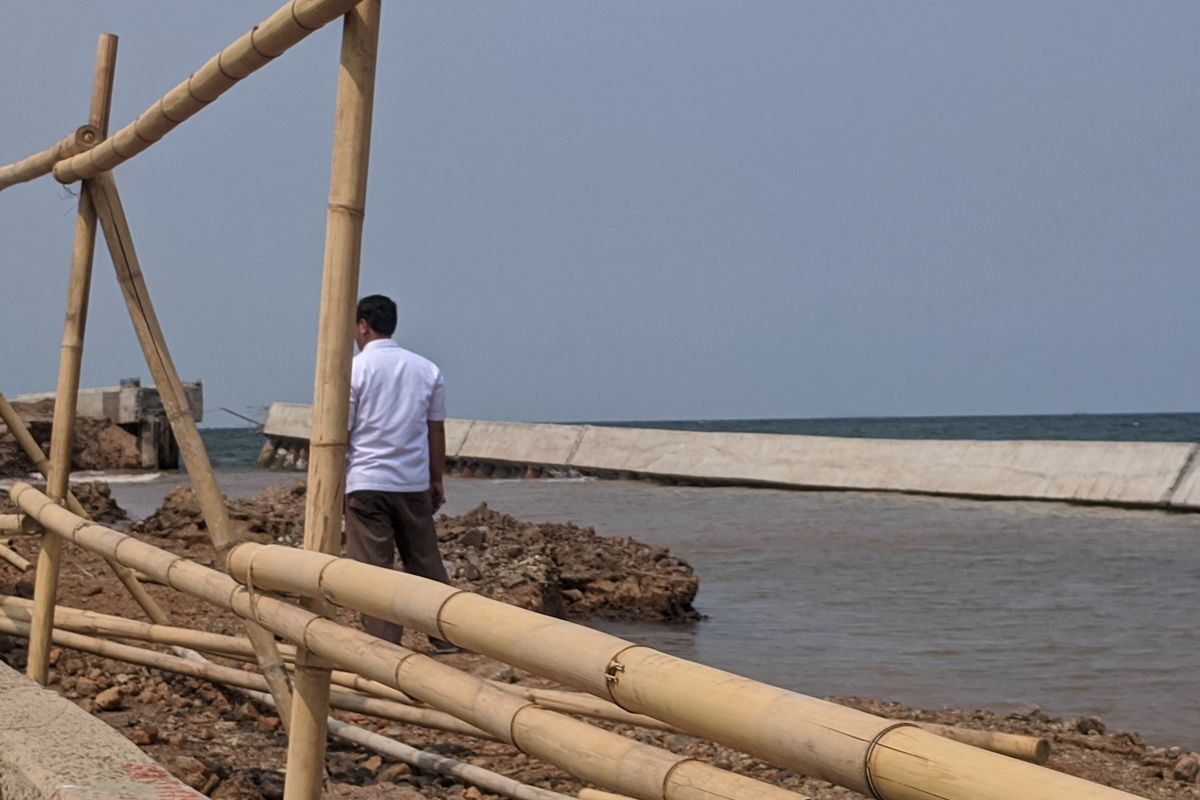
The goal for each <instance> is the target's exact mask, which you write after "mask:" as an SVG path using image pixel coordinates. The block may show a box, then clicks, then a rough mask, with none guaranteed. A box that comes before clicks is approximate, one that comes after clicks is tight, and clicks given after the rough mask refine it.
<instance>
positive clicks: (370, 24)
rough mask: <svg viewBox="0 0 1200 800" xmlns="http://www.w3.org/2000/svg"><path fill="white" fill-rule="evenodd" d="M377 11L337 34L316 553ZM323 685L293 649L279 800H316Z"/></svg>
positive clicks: (352, 298) (312, 442) (349, 306)
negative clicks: (290, 710) (292, 681)
mask: <svg viewBox="0 0 1200 800" xmlns="http://www.w3.org/2000/svg"><path fill="white" fill-rule="evenodd" d="M380 8H381V3H380V0H364V2H362V3H360V4H359V5H358V6H356V7H355V8H353V9H351V10H350V11H349V12H347V14H346V17H345V22H344V23H343V27H342V49H341V64H340V69H339V71H338V88H337V101H336V105H335V110H334V125H333V164H332V168H331V170H330V178H329V209H328V212H327V216H326V225H325V256H324V266H323V270H322V279H321V314H320V319H319V321H318V327H317V365H316V379H315V381H314V383H315V388H314V396H313V416H312V419H313V421H312V432H311V435H310V437H309V462H308V492H307V494H306V498H305V508H304V547H305V548H306V549H308V550H315V551H317V552H322V553H340V552H341V547H342V503H343V492H344V488H345V471H346V448H347V440H348V436H347V430H348V429H349V417H350V412H349V406H350V359H351V356H352V355H353V351H354V339H353V335H354V312H355V304H356V302H357V299H358V271H359V256H360V253H361V251H362V227H363V215H364V213H365V211H366V202H367V164H368V161H369V157H370V152H371V113H372V109H373V107H374V100H375V62H376V55H377V53H378V49H379V13H380ZM325 606H326V604H325V603H324V601H323V600H322V599H321V598H315V599H309V600H307V601H306V607H307V608H309V609H310V610H312V611H317V612H319V611H321V610H322V609H323V608H325ZM301 644H303V643H301ZM329 681H330V678H329V668H328V665H327V664H325V663H324V662H322V661H320V660H319V659H314V658H313V657H312V655H311V654H310V653H309V652H308V650H307V649H306V648H305V647H300V648H299V650H298V651H297V653H296V672H295V685H296V696H297V698H298V699H297V701H296V704H295V708H294V709H293V715H294V716H293V724H292V729H291V736H290V737H289V739H288V753H287V767H288V768H287V777H286V778H285V780H284V790H283V797H284V800H319V798H320V796H321V784H322V781H323V778H324V775H325V741H326V739H327V734H326V731H325V720H326V719H328V717H329Z"/></svg>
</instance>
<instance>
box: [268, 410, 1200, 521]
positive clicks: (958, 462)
mask: <svg viewBox="0 0 1200 800" xmlns="http://www.w3.org/2000/svg"><path fill="white" fill-rule="evenodd" d="M310 418H311V410H310V409H309V407H308V406H300V405H289V404H281V403H276V404H275V405H274V406H272V407H271V411H270V413H269V414H268V417H267V424H266V426H265V427H264V429H263V433H264V434H265V435H266V436H267V437H268V440H269V441H268V445H267V449H271V448H272V447H273V445H272V442H277V441H278V442H307V438H308V426H309V420H310ZM446 442H447V443H446V455H447V459H448V460H450V461H451V462H452V463H456V464H457V465H459V466H465V467H466V469H467V470H469V471H474V470H476V469H477V468H478V467H479V466H480V465H493V466H494V465H508V466H511V467H515V468H516V469H515V472H521V471H523V470H527V469H528V468H530V467H534V468H555V467H558V468H569V469H573V470H576V471H578V472H581V473H585V474H600V475H616V476H628V477H636V476H646V477H654V478H666V479H673V480H681V481H693V482H700V483H721V484H750V485H765V486H782V487H794V488H798V489H842V490H862V491H891V492H908V493H918V494H943V495H954V496H963V497H984V498H996V499H1001V498H1006V499H1030V500H1062V501H1070V502H1081V503H1097V504H1106V505H1123V506H1146V507H1160V508H1177V509H1181V510H1200V469H1198V468H1200V458H1197V453H1198V451H1200V445H1197V444H1192V443H1186V442H1182V443H1179V442H1176V443H1172V442H1165V443H1155V442H1073V441H1032V440H1022V441H973V440H907V439H858V438H839V437H831V436H790V435H780V434H759V433H712V432H700V431H673V430H657V429H646V428H613V427H605V426H593V425H544V424H526V423H517V422H489V421H484V420H447V423H446ZM264 452H266V451H264Z"/></svg>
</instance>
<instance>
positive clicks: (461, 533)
mask: <svg viewBox="0 0 1200 800" xmlns="http://www.w3.org/2000/svg"><path fill="white" fill-rule="evenodd" d="M103 488H106V487H103ZM103 488H98V489H97V490H96V496H98V497H105V496H106V493H105V492H104V491H103ZM109 500H110V501H111V498H109ZM92 502H95V501H94V500H93V501H92ZM303 506H304V493H303V487H302V486H284V487H276V488H274V489H270V490H268V491H266V492H264V493H262V494H260V495H258V496H256V497H253V498H250V499H248V500H244V501H238V502H234V503H231V504H230V509H231V513H232V515H233V518H234V521H235V525H237V526H239V527H240V528H241V529H242V530H243V531H244V532H245V533H246V534H247V535H248V536H250V537H251V538H254V539H257V540H258V541H263V542H266V541H274V542H284V543H295V542H296V541H298V538H299V537H300V535H301V524H300V519H301V515H302V510H303ZM110 513H116V512H113V511H112V510H111V509H110ZM132 528H133V530H132V532H133V533H134V534H135V535H137V536H138V537H139V538H143V539H145V540H146V541H148V542H150V543H152V544H155V545H157V546H160V547H164V548H167V549H170V550H173V551H175V552H179V553H180V554H183V555H186V556H188V557H190V558H193V559H195V560H197V561H200V562H202V563H209V564H211V563H213V561H214V559H215V554H214V553H213V551H212V548H211V547H210V546H209V545H208V543H207V535H206V533H205V531H204V530H203V520H202V519H201V518H200V516H199V512H198V509H196V508H195V503H194V500H193V499H192V498H191V497H190V493H188V492H176V493H175V494H173V495H172V496H171V497H169V498H167V500H166V501H165V502H164V504H163V507H162V508H160V509H159V511H158V512H156V513H155V514H154V515H153V516H151V517H150V518H148V519H146V520H144V521H142V522H141V523H137V524H135V525H133V526H132ZM439 536H440V538H441V540H442V545H443V548H444V550H445V551H446V553H447V556H448V558H449V560H450V561H451V563H452V565H453V569H454V574H455V577H454V580H455V582H456V583H457V584H459V585H462V586H464V587H467V588H471V589H473V590H477V591H481V592H483V593H485V594H489V595H491V596H494V597H501V598H504V599H507V600H509V601H516V602H521V603H522V604H524V605H526V606H527V607H530V608H539V609H540V610H543V611H546V612H548V613H559V612H561V613H563V614H565V615H567V616H569V617H579V618H586V617H588V616H597V617H613V618H629V617H633V616H636V617H638V618H643V619H646V618H653V619H667V620H682V619H690V618H694V615H695V612H694V611H692V610H691V605H690V603H691V598H692V597H693V596H694V594H695V590H696V585H697V579H696V576H695V575H694V574H693V573H692V571H691V569H690V567H688V566H687V564H686V562H684V561H682V560H680V559H678V558H677V557H675V556H672V555H671V554H670V553H669V552H667V551H665V550H663V549H661V548H653V547H649V546H646V545H644V544H640V543H638V542H635V541H632V540H621V539H606V538H605V537H602V536H598V535H597V534H596V533H595V532H594V531H591V530H589V529H582V528H578V527H575V526H571V525H538V524H534V523H528V522H522V521H519V520H516V519H513V518H512V517H508V516H506V515H503V514H500V513H498V512H496V511H493V510H491V509H488V508H486V507H482V506H481V507H480V508H478V509H475V510H474V511H472V512H470V513H469V514H465V515H462V516H459V517H443V518H441V519H440V520H439ZM14 546H15V548H16V549H17V550H18V551H20V552H21V553H22V554H23V555H25V556H26V557H27V558H30V559H31V560H32V559H34V558H35V556H36V551H37V542H36V539H35V537H18V538H17V539H16V540H15V542H14ZM68 552H69V557H68V558H67V559H66V561H65V566H64V571H63V575H62V579H61V581H60V593H59V601H60V602H61V603H63V604H64V605H69V606H74V607H83V608H92V609H95V610H102V611H105V612H108V613H114V614H120V615H123V616H128V617H131V618H139V619H140V618H142V615H141V614H140V612H139V610H138V609H137V607H136V605H134V604H133V601H132V600H131V599H130V598H129V597H128V596H127V595H126V594H125V593H124V590H123V589H122V587H121V586H120V585H119V584H118V583H117V582H116V581H115V580H114V579H113V578H112V577H110V575H109V573H108V572H107V569H106V566H105V565H104V564H103V562H102V561H101V560H100V559H99V558H97V557H95V556H92V555H91V554H88V553H82V552H80V551H78V550H75V549H70V550H69V551H68ZM643 573H644V574H643ZM501 576H503V577H501ZM518 578H520V580H518ZM32 581H33V575H32V571H29V572H26V573H19V572H17V571H16V570H15V569H14V568H12V567H10V566H7V565H5V564H3V563H0V592H3V593H6V594H16V595H20V596H26V597H28V596H30V595H31V594H32V589H33V586H32ZM148 589H149V591H150V592H151V594H153V595H154V596H155V597H156V598H157V599H158V600H159V601H160V603H161V604H162V605H163V607H164V608H167V609H168V610H169V613H170V615H171V618H172V622H173V623H174V624H178V625H185V626H189V627H194V628H199V629H203V630H208V631H214V632H221V633H230V634H236V633H239V632H240V623H239V621H238V620H237V619H236V618H234V617H232V616H231V615H229V614H226V613H224V612H220V611H217V610H215V609H213V608H212V607H210V606H208V605H206V604H204V603H202V602H200V601H197V600H194V599H192V598H190V597H188V596H185V595H182V594H179V593H176V592H173V591H171V590H169V589H166V588H164V587H161V586H157V585H149V586H148ZM341 618H342V621H343V622H346V623H348V624H355V620H354V618H353V615H351V614H348V613H343V614H342V615H341ZM406 644H407V645H408V646H410V647H412V648H413V649H416V650H422V651H428V645H427V642H426V641H425V638H424V637H423V636H421V635H419V634H415V633H411V632H410V633H409V634H408V639H407V640H406ZM25 647H26V642H25V641H24V640H23V639H19V638H14V637H5V636H2V635H0V658H3V659H4V660H5V661H6V662H7V663H9V664H10V665H12V666H13V667H15V668H17V669H22V668H23V667H24V663H25V658H26V650H25ZM444 658H445V660H446V662H447V663H449V664H452V665H453V666H455V667H457V668H460V669H463V670H465V671H467V672H470V673H472V674H475V675H478V676H481V677H485V678H491V679H495V680H501V681H505V682H509V683H516V684H521V685H525V686H531V687H546V686H550V685H551V684H550V683H549V682H547V681H545V680H543V679H539V678H537V677H535V676H532V675H529V674H528V673H525V672H522V671H520V670H516V669H513V668H511V667H508V666H506V665H503V664H499V663H496V662H494V661H491V660H489V659H486V658H484V657H481V656H477V655H474V654H470V653H463V654H458V655H452V656H446V657H444ZM52 661H53V668H52V670H51V675H50V678H51V685H52V686H53V687H54V688H55V689H57V690H58V691H59V692H61V693H62V694H63V695H65V696H66V697H68V698H70V699H72V700H73V701H75V702H76V703H78V704H79V705H80V706H82V707H83V708H85V709H87V710H88V711H90V712H92V713H95V714H96V715H97V716H98V717H100V718H101V719H103V720H105V721H106V722H108V723H109V724H110V725H111V726H112V727H114V728H115V729H116V730H118V731H121V732H122V733H124V734H125V735H126V736H127V737H128V738H130V739H131V740H132V741H134V742H135V743H137V744H138V745H140V746H141V747H142V748H143V749H145V750H146V751H147V752H148V753H149V754H150V755H151V757H153V758H155V759H156V760H157V761H158V762H159V763H161V764H163V765H164V766H165V767H166V768H168V769H169V770H171V771H172V772H173V773H174V774H176V775H177V776H178V777H179V778H180V779H182V780H183V781H184V782H186V783H188V784H189V785H191V786H193V787H195V788H197V789H198V790H200V791H201V792H202V793H204V794H206V795H208V796H210V797H213V798H218V799H219V800H277V799H278V798H281V797H282V790H283V772H282V771H283V769H284V766H285V754H286V739H285V737H284V735H283V733H282V731H281V729H280V722H279V719H278V717H277V716H275V714H274V712H273V711H272V710H271V709H268V708H264V707H260V706H257V705H255V704H254V703H251V702H247V701H246V699H245V698H244V697H242V696H241V695H240V694H238V693H237V692H236V691H234V690H230V689H227V688H224V687H221V686H216V685H213V684H209V683H207V682H205V681H202V680H197V679H193V678H184V677H178V676H173V675H169V674H166V673H162V672H157V671H154V670H148V669H145V668H141V667H134V666H130V665H128V664H125V663H122V662H118V661H113V660H110V659H104V658H100V657H97V656H92V655H87V654H82V653H78V652H74V651H70V650H62V649H56V650H55V651H54V653H53V654H52ZM224 663H227V664H228V665H231V666H237V665H238V664H237V662H224ZM831 699H833V700H835V701H836V702H840V703H843V704H845V705H849V706H852V707H855V708H860V709H862V710H865V711H869V712H871V713H875V714H879V715H882V716H887V717H891V718H894V719H900V720H920V721H928V722H937V723H942V724H950V725H958V726H963V727H968V728H977V729H983V730H997V731H1005V732H1012V733H1022V734H1030V735H1035V736H1043V737H1045V738H1047V739H1048V740H1049V741H1050V743H1051V746H1052V754H1051V758H1050V761H1049V763H1048V766H1049V767H1051V768H1054V769H1058V770H1061V771H1064V772H1068V773H1070V774H1074V775H1078V776H1080V777H1083V778H1087V779H1089V780H1093V781H1096V782H1099V783H1102V784H1105V785H1109V786H1113V787H1116V788H1119V789H1122V790H1125V791H1128V792H1131V793H1133V794H1135V795H1138V796H1140V797H1145V798H1152V799H1153V800H1160V799H1161V800H1200V784H1198V783H1197V775H1198V773H1200V756H1197V755H1196V754H1195V753H1189V752H1187V751H1185V750H1183V749H1181V748H1178V747H1170V746H1169V743H1147V742H1145V741H1143V740H1142V737H1141V736H1139V735H1138V734H1136V733H1129V732H1123V731H1113V730H1109V729H1107V728H1106V727H1105V725H1104V723H1103V722H1102V721H1100V720H1097V719H1094V718H1082V719H1072V720H1064V719H1057V718H1054V717H1052V716H1050V715H1047V714H1045V713H1043V712H1042V711H1040V710H1036V709H1034V710H1029V711H1026V712H1023V713H1019V714H1011V715H999V714H995V713H992V712H990V711H986V710H955V709H927V710H919V709H912V708H908V707H905V706H900V705H897V704H895V703H889V702H886V701H883V700H877V699H865V698H831ZM336 716H338V717H339V718H341V719H344V720H345V721H348V722H352V723H353V724H356V725H360V726H363V727H366V728H369V729H371V730H374V731H377V732H380V733H383V734H385V735H387V736H390V737H393V738H395V739H397V740H399V741H402V742H405V743H406V744H409V745H412V746H414V747H419V748H424V749H427V750H431V751H433V752H437V753H441V754H444V755H449V756H453V757H454V758H458V759H462V760H465V761H468V762H470V763H473V764H477V765H479V766H483V767H487V768H489V769H493V770H495V771H497V772H500V773H503V774H505V775H509V776H511V777H514V778H516V779H518V780H521V781H524V782H527V783H530V784H534V785H537V786H542V787H545V788H548V789H553V790H555V791H559V792H563V793H566V794H575V793H577V792H578V790H579V789H580V788H581V786H582V784H581V783H580V782H579V781H577V780H576V779H574V778H573V777H571V776H570V775H568V774H566V773H564V772H562V771H560V770H558V769H556V768H553V767H550V766H547V765H546V764H543V763H541V762H539V761H537V760H534V759H531V758H529V757H527V756H525V755H524V754H521V753H519V752H517V751H516V750H514V749H513V748H511V747H508V746H506V745H502V744H498V743H494V742H488V741H481V740H477V739H474V738H471V737H467V736H461V735H452V734H446V733H441V732H437V731H432V730H429V729H425V728H420V727H414V726H409V725H403V724H398V723H394V722H386V721H381V720H378V719H374V718H370V717H365V716H360V715H355V714H348V713H342V712H339V713H338V714H337V715H336ZM596 724H599V725H603V726H604V727H607V728H610V729H613V730H616V731H619V732H620V733H622V734H623V735H626V736H629V737H632V738H635V739H638V740H640V741H643V742H646V743H651V744H654V745H656V746H659V747H663V748H665V749H668V750H671V751H673V752H678V753H682V754H685V755H689V756H692V757H696V758H700V759H703V760H705V761H708V762H710V763H713V764H715V765H717V766H719V767H721V768H723V769H728V770H732V771H734V772H737V773H740V774H744V775H748V776H750V777H753V778H756V779H759V780H763V781H767V782H770V783H774V784H778V785H781V786H784V787H786V788H788V789H791V790H793V791H796V792H798V793H800V794H803V795H807V796H809V797H812V798H815V800H835V798H836V799H839V800H846V799H850V798H861V795H858V794H856V793H854V792H850V791H848V790H845V789H841V788H838V787H833V786H830V785H829V784H826V783H824V782H821V781H818V780H814V779H811V778H807V777H804V776H801V775H797V774H795V773H793V772H791V771H788V770H781V769H778V768H775V767H773V766H771V765H768V764H765V763H763V762H761V761H758V760H757V759H753V758H750V757H749V756H746V755H744V754H741V753H738V752H735V751H732V750H730V749H728V748H724V747H720V746H718V745H715V744H712V743H711V742H706V741H701V740H698V739H694V738H692V737H689V736H684V735H680V734H673V733H664V732H662V731H652V730H646V729H642V728H636V727H632V726H628V725H618V724H613V723H604V722H598V723H596ZM328 765H329V774H330V787H329V791H330V795H329V796H331V797H344V798H351V800H373V799H374V800H382V798H406V799H407V800H417V799H418V798H469V799H470V800H491V798H494V797H496V795H491V794H488V793H486V792H482V791H480V790H479V789H477V788H473V787H469V786H466V785H463V784H459V783H457V782H455V781H452V780H449V779H446V778H441V777H438V776H435V775H431V774H423V773H422V772H420V771H419V770H414V769H412V768H410V767H408V766H406V765H404V764H401V763H398V762H392V761H390V760H387V759H383V758H381V757H380V756H378V755H374V754H371V753H369V752H366V751H363V750H361V749H359V748H357V747H353V746H350V745H348V744H345V743H342V742H339V741H337V740H331V743H330V748H329V755H328Z"/></svg>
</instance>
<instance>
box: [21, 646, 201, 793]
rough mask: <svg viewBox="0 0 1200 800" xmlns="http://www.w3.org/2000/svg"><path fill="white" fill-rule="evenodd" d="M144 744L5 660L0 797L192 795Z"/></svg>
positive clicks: (188, 788)
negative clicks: (144, 749)
mask: <svg viewBox="0 0 1200 800" xmlns="http://www.w3.org/2000/svg"><path fill="white" fill-rule="evenodd" d="M203 797H204V795H202V794H200V793H199V792H197V791H195V790H194V789H191V788H190V787H188V786H186V785H184V784H183V783H180V782H179V781H178V780H177V779H176V778H174V777H173V776H172V775H171V773H169V772H167V771H166V770H165V769H163V768H162V767H160V766H159V765H158V764H156V763H154V761H153V760H151V759H150V757H149V756H147V755H146V754H145V753H143V752H142V751H141V750H140V749H138V747H137V745H135V744H134V743H133V742H131V741H129V740H128V739H126V738H125V737H124V736H122V735H121V734H119V733H118V732H117V731H115V730H113V729H112V728H110V727H109V726H107V725H105V724H104V723H103V722H101V721H100V720H98V719H96V718H95V717H93V716H92V715H91V714H89V713H87V712H86V711H84V710H83V709H81V708H79V707H78V706H77V705H75V704H74V703H72V702H71V701H70V700H67V699H65V698H63V697H60V696H59V695H58V694H56V693H55V692H53V691H51V690H49V689H43V688H42V687H41V686H38V685H37V684H35V683H33V682H32V681H30V680H28V679H27V678H25V677H24V676H23V675H21V674H20V673H18V672H16V671H14V670H13V669H12V668H11V667H9V666H8V665H6V664H4V663H2V662H0V798H3V800H168V798H169V799H170V800H191V799H192V798H195V799H196V800H199V798H203Z"/></svg>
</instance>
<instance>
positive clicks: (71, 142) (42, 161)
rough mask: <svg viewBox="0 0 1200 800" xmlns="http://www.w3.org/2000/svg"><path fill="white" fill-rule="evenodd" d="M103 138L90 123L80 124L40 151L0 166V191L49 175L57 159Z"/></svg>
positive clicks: (92, 145) (63, 157)
mask: <svg viewBox="0 0 1200 800" xmlns="http://www.w3.org/2000/svg"><path fill="white" fill-rule="evenodd" d="M103 138H104V133H103V132H101V131H98V130H96V128H94V127H93V126H92V125H82V126H80V127H78V128H76V129H75V130H74V131H72V132H71V133H69V134H67V136H65V137H64V138H62V139H60V140H59V141H57V142H55V143H54V144H52V145H50V146H49V147H48V148H46V149H45V150H42V151H41V152H40V153H34V154H33V155H31V156H29V157H28V158H23V159H21V160H20V161H16V162H13V163H12V164H6V165H4V166H3V167H0V192H2V191H4V190H5V189H7V188H8V187H10V186H15V185H16V184H18V183H25V182H26V181H31V180H34V179H35V178H40V177H42V176H43V175H49V174H50V172H51V170H53V169H54V165H55V164H57V163H58V162H59V161H62V160H63V159H65V158H70V157H71V156H73V155H76V154H77V153H82V152H84V151H86V150H88V149H89V148H92V147H95V146H96V145H97V144H98V143H99V142H100V140H101V139H103Z"/></svg>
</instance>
